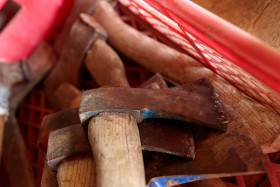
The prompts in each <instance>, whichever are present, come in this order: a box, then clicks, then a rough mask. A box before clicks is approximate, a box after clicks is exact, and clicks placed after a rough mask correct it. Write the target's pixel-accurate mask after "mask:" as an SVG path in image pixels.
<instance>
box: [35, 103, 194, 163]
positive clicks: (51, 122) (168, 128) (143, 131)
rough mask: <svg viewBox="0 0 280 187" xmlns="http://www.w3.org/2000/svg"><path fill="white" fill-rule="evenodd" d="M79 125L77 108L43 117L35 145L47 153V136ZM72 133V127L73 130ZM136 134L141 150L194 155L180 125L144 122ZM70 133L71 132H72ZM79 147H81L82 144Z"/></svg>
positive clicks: (189, 137)
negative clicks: (137, 134)
mask: <svg viewBox="0 0 280 187" xmlns="http://www.w3.org/2000/svg"><path fill="white" fill-rule="evenodd" d="M79 123H80V120H79V116H78V108H73V109H68V110H64V111H60V112H57V113H54V114H49V115H47V116H46V117H45V118H44V120H43V122H42V127H41V129H44V130H41V131H40V133H39V139H38V143H39V145H40V146H41V147H42V148H43V149H44V150H47V142H48V140H49V134H50V133H51V132H52V131H55V130H57V131H58V129H61V128H64V127H68V128H69V129H68V132H70V131H71V129H72V126H73V125H75V124H79ZM75 130H76V129H75V128H74V129H73V131H75ZM139 132H140V138H141V144H142V149H143V150H147V151H155V152H162V153H167V154H173V155H177V156H182V157H186V158H191V159H193V158H194V156H195V146H194V140H193V136H192V133H191V129H190V128H189V127H187V126H186V123H184V122H181V121H176V120H168V119H147V120H145V121H143V123H141V124H140V125H139ZM72 134H75V133H74V132H73V133H72ZM79 136H80V134H79V132H78V133H77V134H76V137H75V138H77V139H78V140H79V139H80V140H83V137H79ZM63 142H64V141H63ZM65 142H67V140H65ZM79 144H81V145H83V144H84V142H80V143H79ZM77 145H78V144H77ZM57 146H58V145H57ZM63 146H64V145H63ZM77 147H79V146H77ZM73 151H74V150H73ZM74 152H79V151H74Z"/></svg>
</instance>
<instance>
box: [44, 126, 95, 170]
mask: <svg viewBox="0 0 280 187" xmlns="http://www.w3.org/2000/svg"><path fill="white" fill-rule="evenodd" d="M91 153H92V152H91V148H90V145H89V142H88V139H87V132H86V131H85V130H84V128H83V127H82V125H80V124H77V125H72V126H69V127H65V128H62V129H59V130H56V131H53V132H51V133H50V137H49V141H48V151H47V163H48V165H49V167H50V168H51V169H52V170H53V171H55V170H57V166H58V164H59V163H60V162H61V161H62V160H64V159H65V158H69V157H72V156H76V155H82V154H91Z"/></svg>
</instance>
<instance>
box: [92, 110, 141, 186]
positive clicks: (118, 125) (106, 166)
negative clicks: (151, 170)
mask: <svg viewBox="0 0 280 187" xmlns="http://www.w3.org/2000/svg"><path fill="white" fill-rule="evenodd" d="M88 135H89V141H90V144H91V147H92V150H93V154H94V159H95V162H96V172H97V178H96V180H97V186H98V187H112V186H114V187H126V186H127V187H144V186H145V173H144V163H143V157H142V150H141V143H140V136H139V131H138V127H137V123H136V120H135V118H134V117H133V116H131V115H130V114H126V113H117V112H103V113H101V114H99V115H98V116H95V117H93V118H92V119H91V121H90V123H89V128H88Z"/></svg>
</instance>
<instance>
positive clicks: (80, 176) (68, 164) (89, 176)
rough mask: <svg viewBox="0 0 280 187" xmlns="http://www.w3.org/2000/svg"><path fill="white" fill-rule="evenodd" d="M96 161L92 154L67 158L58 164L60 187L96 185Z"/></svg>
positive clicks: (90, 186) (93, 186)
mask: <svg viewBox="0 0 280 187" xmlns="http://www.w3.org/2000/svg"><path fill="white" fill-rule="evenodd" d="M95 175H96V174H95V163H94V160H93V158H92V156H91V155H83V156H77V157H73V158H70V159H65V160H63V161H62V163H61V164H59V166H58V170H57V182H58V185H59V187H95V186H96V185H95V183H96V182H95V181H96V180H95Z"/></svg>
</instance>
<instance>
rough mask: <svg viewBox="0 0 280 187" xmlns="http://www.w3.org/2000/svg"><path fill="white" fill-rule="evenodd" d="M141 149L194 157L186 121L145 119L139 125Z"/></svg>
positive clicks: (190, 135)
mask: <svg viewBox="0 0 280 187" xmlns="http://www.w3.org/2000/svg"><path fill="white" fill-rule="evenodd" d="M139 132H140V139H141V144H142V150H145V151H154V152H160V153H167V154H171V155H176V156H181V157H186V158H191V159H194V157H195V145H194V140H193V136H192V131H191V128H190V127H188V125H186V122H183V121H178V120H171V119H146V120H144V121H143V122H142V123H141V124H140V125H139Z"/></svg>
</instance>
